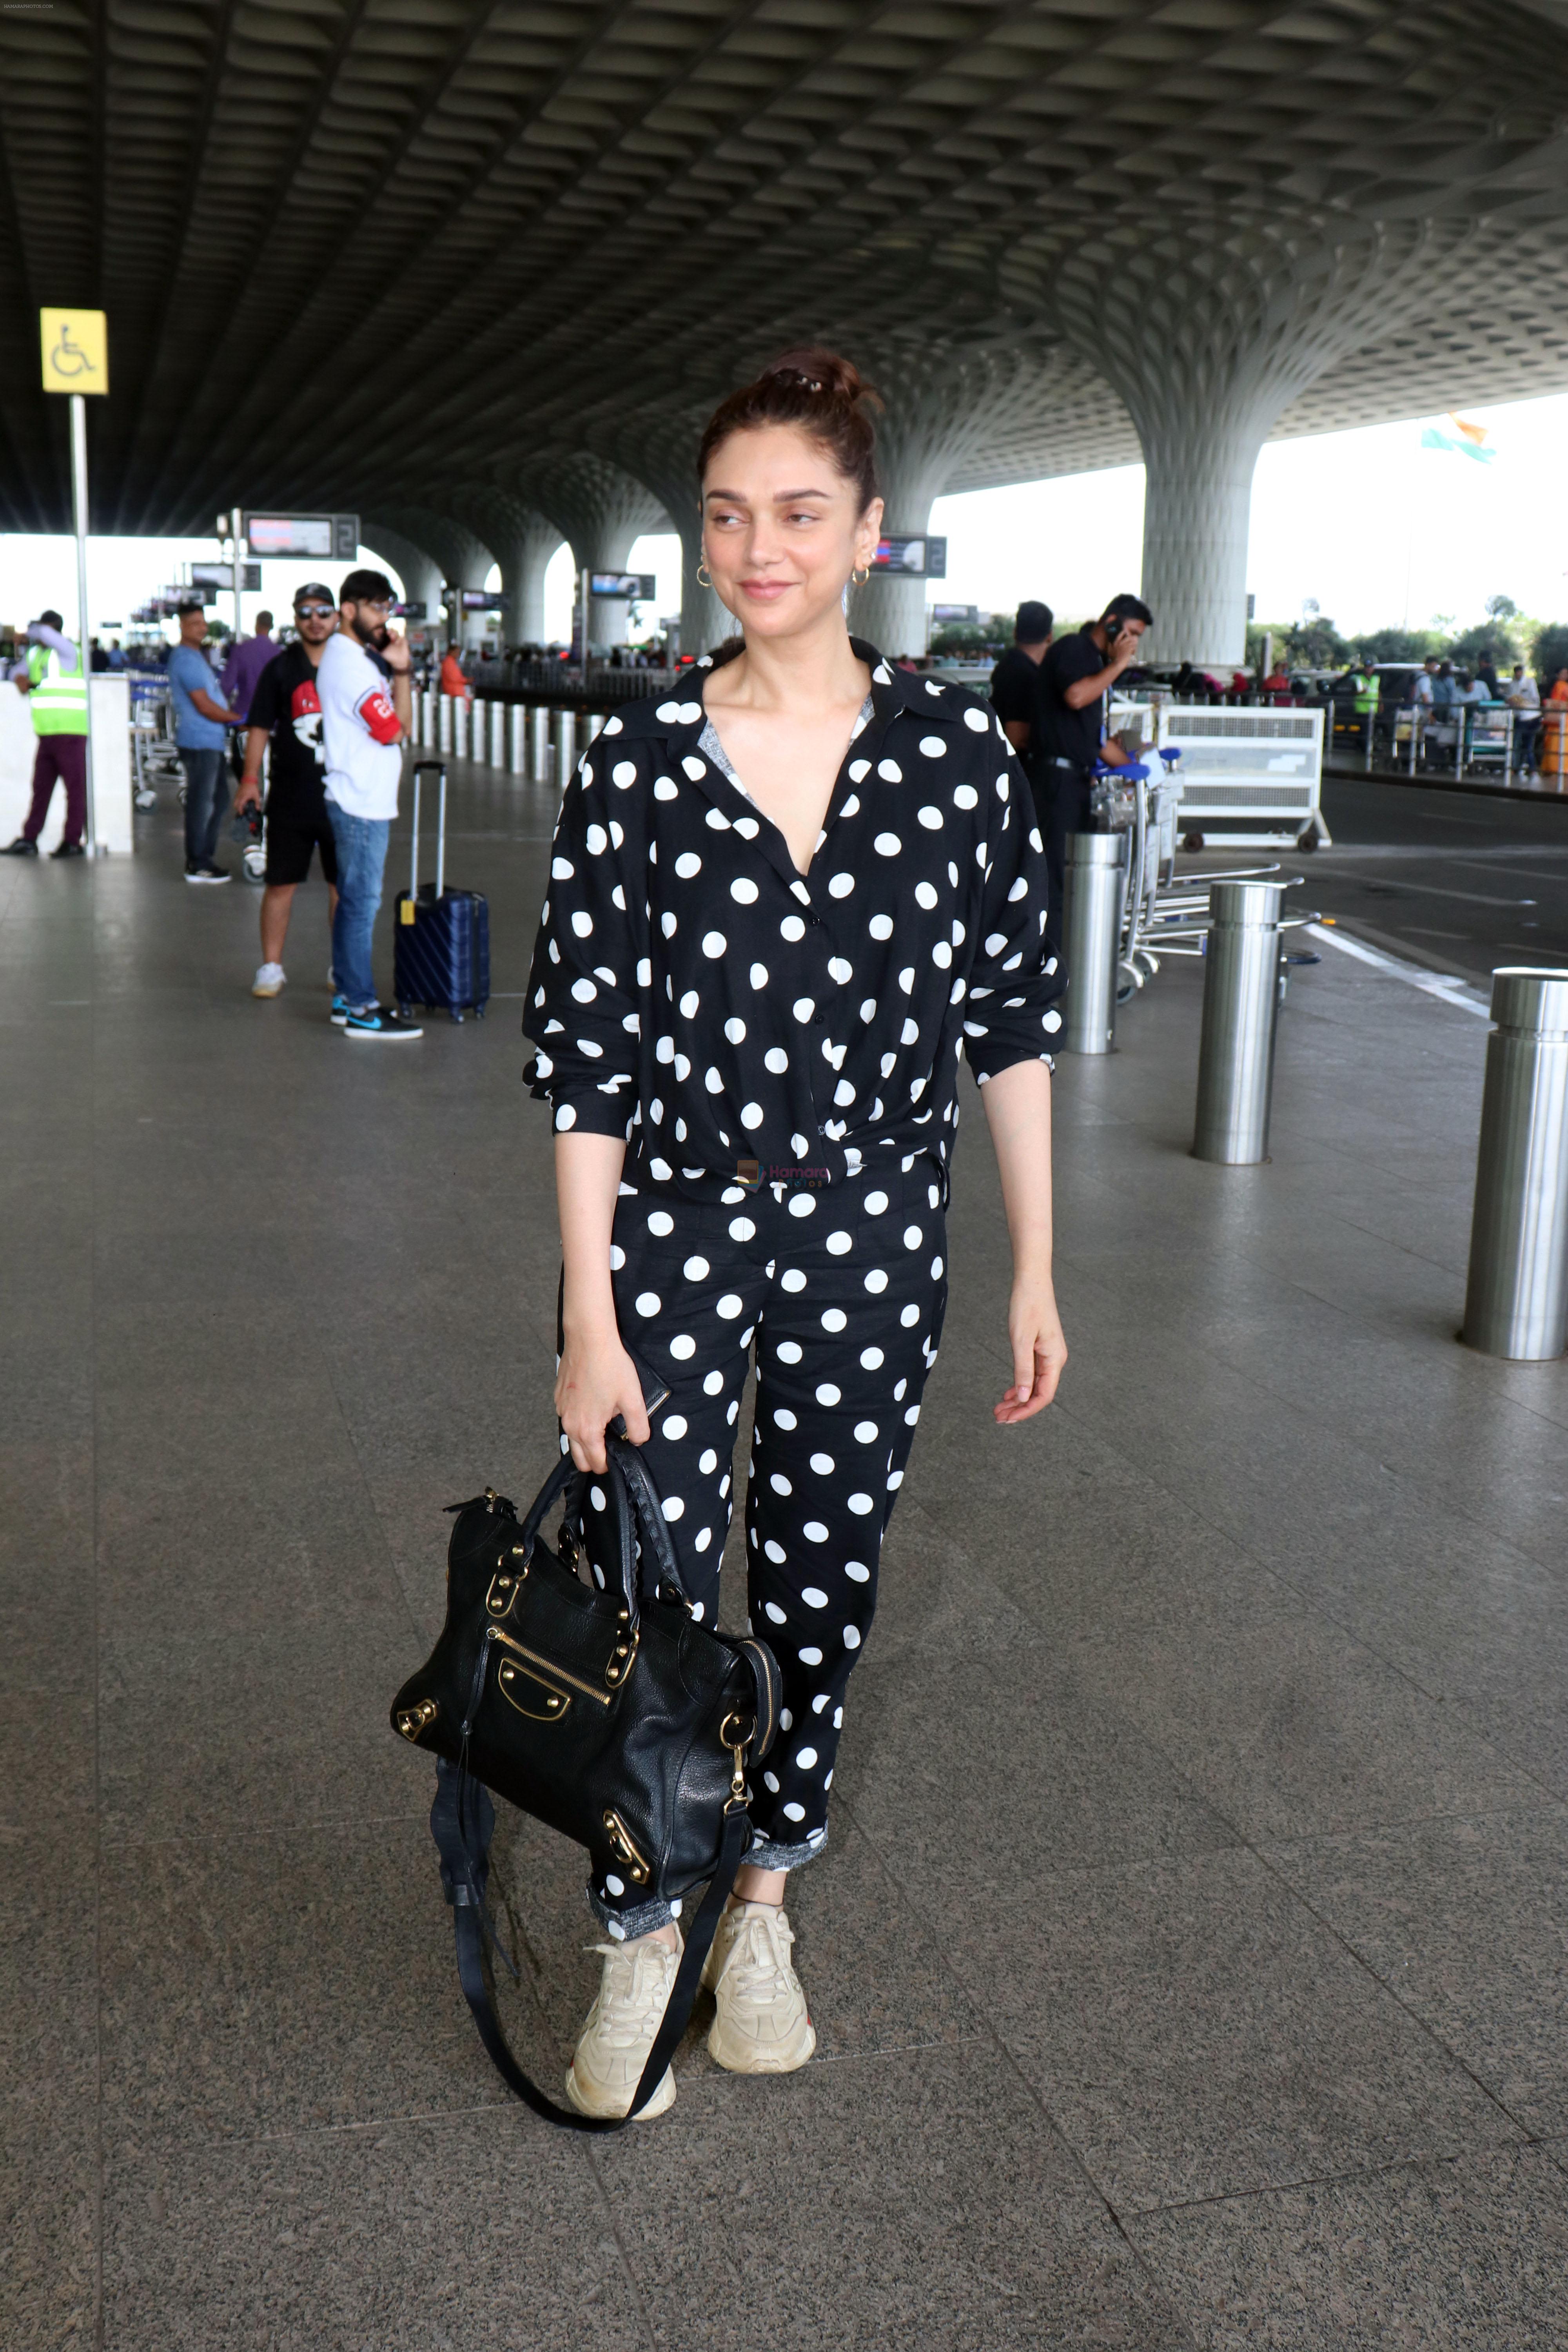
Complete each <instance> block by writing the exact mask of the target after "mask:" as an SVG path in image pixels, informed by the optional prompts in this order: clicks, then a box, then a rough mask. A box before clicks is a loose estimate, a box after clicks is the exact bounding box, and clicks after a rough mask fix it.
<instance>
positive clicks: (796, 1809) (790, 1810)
mask: <svg viewBox="0 0 1568 2352" xmlns="http://www.w3.org/2000/svg"><path fill="white" fill-rule="evenodd" d="M784 1819H785V1821H786V1822H804V1821H805V1806H804V1805H793V1804H792V1805H786V1806H785V1807H784Z"/></svg>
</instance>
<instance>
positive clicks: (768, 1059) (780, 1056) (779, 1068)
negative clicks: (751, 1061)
mask: <svg viewBox="0 0 1568 2352" xmlns="http://www.w3.org/2000/svg"><path fill="white" fill-rule="evenodd" d="M763 1067H764V1069H769V1070H771V1071H772V1072H773V1076H774V1077H775V1078H782V1077H783V1076H784V1072H785V1071H786V1070H787V1069H788V1067H789V1055H787V1054H786V1053H785V1052H784V1047H783V1046H782V1045H770V1046H769V1047H768V1050H767V1052H766V1053H765V1054H764V1055H763Z"/></svg>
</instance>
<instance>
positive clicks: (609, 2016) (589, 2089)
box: [566, 1928, 681, 2123]
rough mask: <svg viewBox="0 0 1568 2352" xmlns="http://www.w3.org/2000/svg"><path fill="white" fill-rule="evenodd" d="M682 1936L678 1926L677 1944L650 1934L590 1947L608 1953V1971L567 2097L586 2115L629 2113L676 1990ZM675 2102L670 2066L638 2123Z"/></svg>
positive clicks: (568, 2078) (576, 2057)
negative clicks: (672, 1944)
mask: <svg viewBox="0 0 1568 2352" xmlns="http://www.w3.org/2000/svg"><path fill="white" fill-rule="evenodd" d="M679 1934H680V1931H679V1928H677V1930H676V1939H677V1940H676V1943H675V1945H674V1946H673V1947H671V1946H670V1945H668V1944H660V1943H657V1942H655V1941H654V1940H653V1939H652V1938H651V1937H647V1936H643V1937H639V1938H638V1940H637V1942H636V1943H635V1944H595V1945H592V1946H591V1947H590V1949H591V1950H593V1951H595V1952H603V1954H604V1956H605V1973H604V1975H603V1976H602V1977H601V1978H600V1979H599V1997H598V1999H597V2000H595V2003H594V2006H593V2008H592V2009H591V2010H590V2011H588V2022H587V2023H586V2025H584V2028H583V2031H582V2032H581V2034H580V2035H579V2036H578V2040H577V2047H576V2050H575V2051H574V2053H573V2058H572V2063H571V2066H570V2068H569V2069H568V2070H567V2075H566V2096H567V2097H568V2099H569V2100H570V2101H571V2103H572V2105H574V2107H575V2108H576V2110H577V2112H578V2114H579V2115H580V2116H624V2115H625V2114H626V2109H627V2108H628V2107H629V2106H630V2105H631V2103H632V2098H633V2095H634V2094H635V2092H636V2090H637V2084H639V2083H640V2082H641V2081H642V2070H643V2068H644V2066H646V2065H647V2053H648V2052H649V2051H650V2050H651V2049H652V2048H653V2043H654V2036H655V2035H656V2034H657V2033H658V2029H659V2024H660V2022H661V2021H662V2019H663V2016H664V2012H665V2011H666V2009H667V2008H668V2006H669V1996H670V1994H671V1992H672V1991H673V1990H674V1988H675V1973H676V1970H677V1969H679V1966H680V1950H681V1947H680V1942H679ZM673 2105H675V2076H674V2075H673V2074H671V2073H670V2071H669V2069H668V2066H667V2067H666V2068H665V2070H664V2080H663V2082H662V2083H661V2084H659V2086H658V2090H657V2091H656V2092H655V2093H654V2095H653V2096H652V2098H651V2099H650V2100H649V2101H648V2103H647V2106H646V2107H644V2109H643V2111H642V2114H641V2115H640V2116H638V2117H637V2121H638V2123H641V2122H642V2121H643V2120H644V2118H645V2117H646V2116H662V2115H663V2113H664V2111H665V2109H666V2108H667V2107H672V2106H673Z"/></svg>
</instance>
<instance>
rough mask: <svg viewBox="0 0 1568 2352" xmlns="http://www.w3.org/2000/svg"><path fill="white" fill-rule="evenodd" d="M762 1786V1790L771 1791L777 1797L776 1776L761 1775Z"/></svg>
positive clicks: (769, 1773)
mask: <svg viewBox="0 0 1568 2352" xmlns="http://www.w3.org/2000/svg"><path fill="white" fill-rule="evenodd" d="M763 1788H764V1789H771V1790H772V1791H773V1795H774V1796H775V1797H776V1796H777V1795H778V1792H779V1784H778V1779H777V1776H776V1775H775V1774H774V1773H772V1772H764V1773H763Z"/></svg>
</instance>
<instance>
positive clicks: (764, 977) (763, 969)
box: [751, 963, 768, 988]
mask: <svg viewBox="0 0 1568 2352" xmlns="http://www.w3.org/2000/svg"><path fill="white" fill-rule="evenodd" d="M751 981H752V987H753V988H766V986H767V984H768V968H767V965H766V964H765V963H754V964H753V965H752V971H751Z"/></svg>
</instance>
